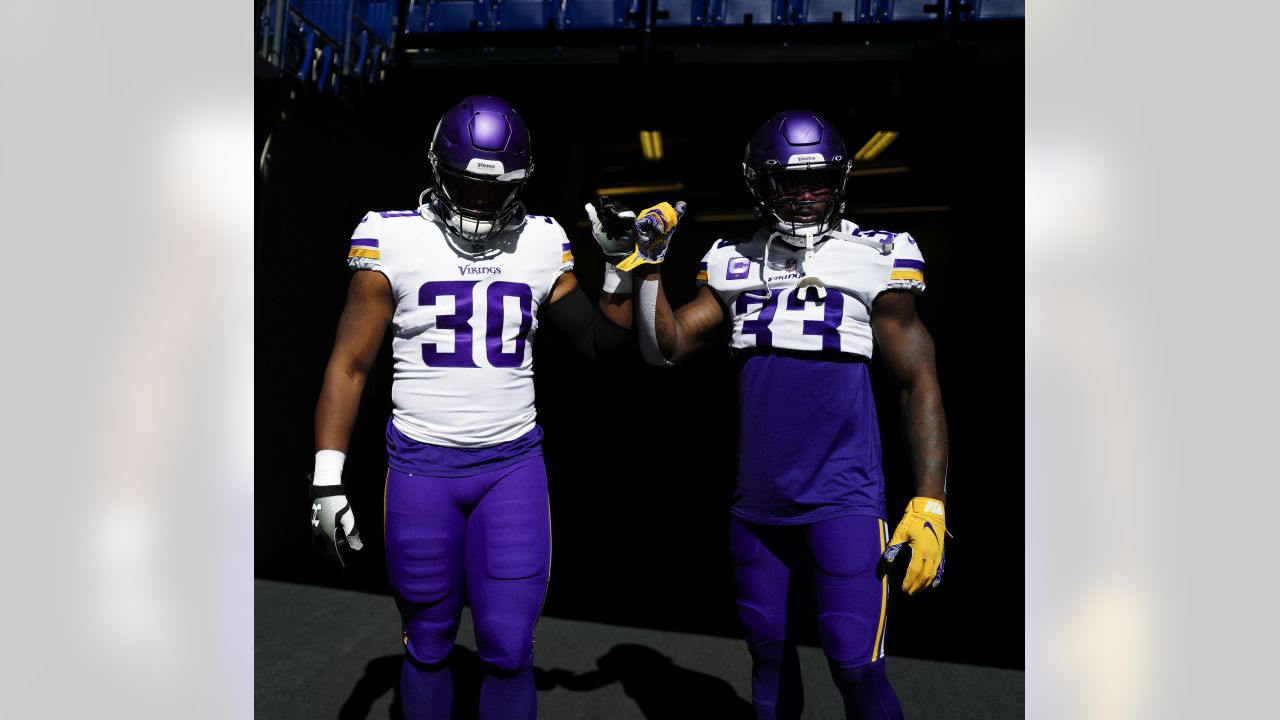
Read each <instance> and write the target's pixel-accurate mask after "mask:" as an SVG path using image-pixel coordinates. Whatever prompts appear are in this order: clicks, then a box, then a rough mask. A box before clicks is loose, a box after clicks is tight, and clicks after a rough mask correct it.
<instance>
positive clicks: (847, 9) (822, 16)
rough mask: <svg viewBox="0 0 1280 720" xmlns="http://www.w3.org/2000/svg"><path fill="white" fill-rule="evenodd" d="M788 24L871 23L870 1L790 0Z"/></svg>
mask: <svg viewBox="0 0 1280 720" xmlns="http://www.w3.org/2000/svg"><path fill="white" fill-rule="evenodd" d="M787 9H788V18H787V19H788V22H790V23H792V24H794V25H831V24H834V23H835V22H836V17H837V15H836V13H839V18H840V20H839V22H840V23H842V24H849V23H865V22H871V0H791V2H790V3H789V4H788V8H787Z"/></svg>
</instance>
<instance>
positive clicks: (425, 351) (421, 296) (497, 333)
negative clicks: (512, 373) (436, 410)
mask: <svg viewBox="0 0 1280 720" xmlns="http://www.w3.org/2000/svg"><path fill="white" fill-rule="evenodd" d="M479 282H480V281H479V280H446V281H441V282H429V283H425V284H424V285H423V286H422V287H421V288H419V289H418V304H419V305H435V304H436V300H437V299H439V298H442V297H452V298H453V312H452V313H450V314H448V315H437V316H436V327H437V328H439V329H440V330H451V331H453V350H451V351H448V352H441V351H440V350H439V349H438V348H437V346H436V344H435V343H423V344H422V361H423V362H424V363H426V364H427V365H428V366H429V367H467V368H473V367H480V366H479V365H476V361H475V357H474V354H473V351H472V344H473V337H472V335H473V330H472V329H471V316H472V315H473V314H474V309H475V304H474V300H473V299H472V295H473V291H474V289H475V286H476V285H477V284H478V283H479ZM484 295H485V298H484V300H485V311H484V312H485V324H484V331H485V332H484V352H485V357H486V358H488V360H489V364H490V365H491V366H493V367H500V368H506V367H520V365H522V364H523V363H524V348H525V341H526V340H527V339H528V337H529V330H530V329H531V328H532V327H533V290H531V289H530V288H529V286H528V285H525V284H524V283H515V282H504V281H501V280H498V281H495V282H492V283H490V284H489V286H488V288H486V290H485V293H484ZM506 298H516V299H517V300H518V301H519V304H520V328H519V329H518V330H517V331H516V337H515V349H513V350H512V351H510V352H505V351H504V350H503V349H502V345H503V343H502V340H503V337H502V331H503V328H504V327H506V322H505V320H506V315H505V312H506V303H505V302H504V300H505V299H506Z"/></svg>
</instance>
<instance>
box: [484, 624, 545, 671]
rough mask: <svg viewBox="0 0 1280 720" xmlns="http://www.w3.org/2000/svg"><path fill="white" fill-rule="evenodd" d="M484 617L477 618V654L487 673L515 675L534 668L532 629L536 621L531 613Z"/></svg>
mask: <svg viewBox="0 0 1280 720" xmlns="http://www.w3.org/2000/svg"><path fill="white" fill-rule="evenodd" d="M508 610H509V611H508V612H504V613H501V614H495V613H486V614H485V615H483V616H481V617H477V618H476V623H475V631H476V651H477V654H478V655H479V656H480V661H481V662H483V663H484V664H485V665H486V666H488V667H489V669H490V670H493V671H496V672H498V673H502V674H517V673H519V672H521V671H523V670H525V669H527V668H530V667H532V666H533V628H534V624H535V623H536V622H537V620H538V615H537V608H533V609H532V612H518V613H517V612H510V610H511V609H508Z"/></svg>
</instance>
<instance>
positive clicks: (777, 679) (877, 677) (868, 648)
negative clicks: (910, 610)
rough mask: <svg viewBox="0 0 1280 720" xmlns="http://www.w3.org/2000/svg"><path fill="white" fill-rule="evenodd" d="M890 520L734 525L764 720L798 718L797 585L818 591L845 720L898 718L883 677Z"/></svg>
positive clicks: (756, 698)
mask: <svg viewBox="0 0 1280 720" xmlns="http://www.w3.org/2000/svg"><path fill="white" fill-rule="evenodd" d="M885 533H886V527H885V524H884V521H883V520H880V519H879V518H874V517H866V516H861V515H849V516H844V517H837V518H831V519H829V520H822V521H819V522H816V523H811V524H806V525H760V524H756V523H748V522H743V521H742V520H739V519H737V518H733V519H732V520H731V523H730V528H729V549H730V552H731V553H732V555H733V564H734V578H735V580H736V581H737V585H738V615H739V617H740V618H741V620H742V625H743V629H744V631H745V634H746V639H747V647H748V648H749V649H750V651H751V661H752V671H751V695H752V702H753V704H754V705H755V710H756V717H757V718H758V719H759V720H774V719H775V718H777V719H789V718H799V717H800V713H801V711H802V710H803V708H804V691H803V688H802V687H801V684H800V661H799V656H798V655H797V654H796V644H795V636H794V630H793V628H792V625H791V622H794V619H790V620H789V617H788V615H789V613H788V610H789V604H790V603H789V589H790V588H791V587H792V582H793V576H794V578H795V579H796V580H800V581H802V582H807V583H808V584H809V585H810V586H811V587H812V589H813V594H814V607H815V609H816V610H817V614H818V636H819V639H820V641H821V643H822V651H823V652H824V653H825V654H826V656H827V663H828V665H829V666H830V668H831V677H832V678H833V679H834V680H835V683H836V686H837V688H839V690H840V695H841V697H842V698H843V699H844V705H845V716H846V717H847V718H851V719H852V718H860V719H861V718H876V719H879V718H889V719H894V720H897V719H900V718H901V717H902V708H901V706H899V704H898V698H897V696H896V695H895V694H894V692H893V688H892V687H891V686H890V685H889V680H888V678H887V677H886V676H885V674H884V659H883V648H884V620H885V607H886V603H887V599H888V580H887V579H886V578H883V577H879V576H878V575H877V567H878V565H879V561H880V555H881V553H882V552H883V551H884V545H885V541H886V539H887V536H886V534H885Z"/></svg>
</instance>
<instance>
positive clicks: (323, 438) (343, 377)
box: [316, 362, 366, 453]
mask: <svg viewBox="0 0 1280 720" xmlns="http://www.w3.org/2000/svg"><path fill="white" fill-rule="evenodd" d="M365 378H366V374H365V373H362V372H359V371H355V370H351V369H346V370H344V369H342V368H340V367H338V366H337V365H335V364H334V363H332V362H331V363H329V367H327V368H326V369H325V373H324V385H323V386H322V387H321V389H320V400H319V402H317V403H316V450H317V451H319V450H338V451H340V452H344V453H345V452H346V451H347V446H348V445H349V444H350V442H351V431H352V429H353V428H354V427H355V424H356V415H357V414H358V413H359V411H360V396H361V394H363V392H364V383H365Z"/></svg>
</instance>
